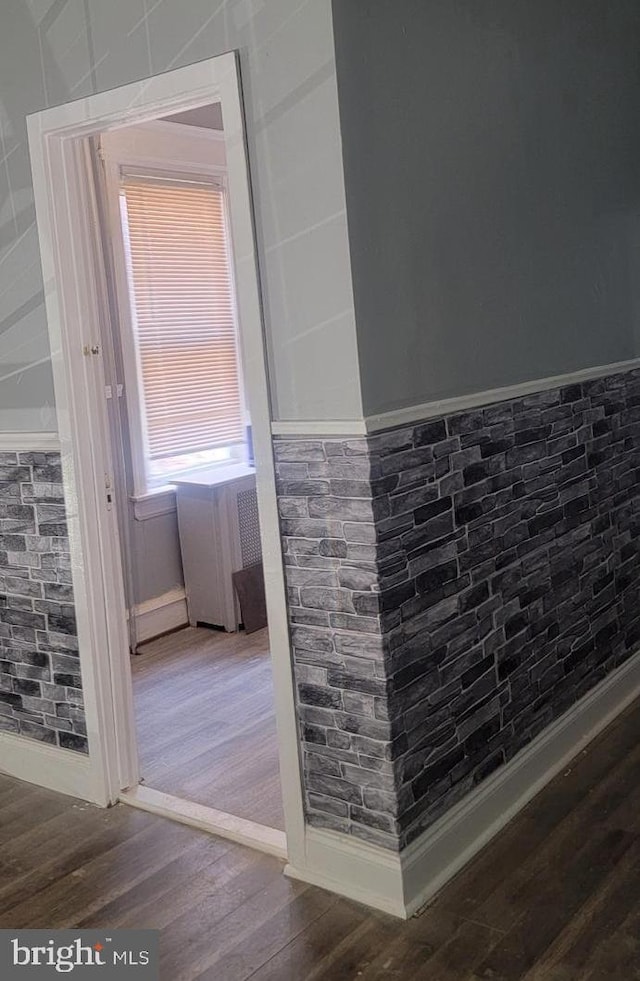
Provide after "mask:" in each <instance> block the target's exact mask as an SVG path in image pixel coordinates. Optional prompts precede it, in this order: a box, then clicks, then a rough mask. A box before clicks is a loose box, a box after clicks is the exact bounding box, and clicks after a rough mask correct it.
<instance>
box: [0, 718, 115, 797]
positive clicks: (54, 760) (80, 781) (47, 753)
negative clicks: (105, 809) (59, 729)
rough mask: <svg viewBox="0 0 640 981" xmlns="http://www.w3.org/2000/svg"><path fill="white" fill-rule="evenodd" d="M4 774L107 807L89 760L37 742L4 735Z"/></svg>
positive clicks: (0, 767) (0, 747) (0, 743)
mask: <svg viewBox="0 0 640 981" xmlns="http://www.w3.org/2000/svg"><path fill="white" fill-rule="evenodd" d="M0 772H2V773H4V774H6V775H7V776H9V777H17V778H18V779H19V780H24V781H26V782H27V783H34V784H37V785H38V786H39V787H46V788H47V790H55V791H57V792H58V793H60V794H67V795H68V796H69V797H78V798H80V799H82V800H89V801H92V802H94V803H96V804H99V805H101V806H104V805H105V804H106V801H104V800H101V799H100V795H99V794H96V782H95V776H94V771H93V767H92V765H91V761H90V759H89V757H88V756H85V755H84V754H82V753H76V752H74V751H73V750H70V749H60V747H59V746H51V745H50V744H49V743H42V742H39V741H38V740H37V739H31V738H29V737H27V736H16V735H14V734H13V733H11V732H0Z"/></svg>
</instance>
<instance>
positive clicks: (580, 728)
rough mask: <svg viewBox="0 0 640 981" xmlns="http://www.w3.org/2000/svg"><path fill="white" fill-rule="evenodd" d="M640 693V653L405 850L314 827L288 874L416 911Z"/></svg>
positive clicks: (380, 905) (400, 910) (390, 907)
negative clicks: (300, 860)
mask: <svg viewBox="0 0 640 981" xmlns="http://www.w3.org/2000/svg"><path fill="white" fill-rule="evenodd" d="M638 695H640V652H638V653H636V654H634V656H633V657H631V658H630V659H629V660H628V661H626V662H625V663H624V664H623V665H621V666H620V667H619V668H617V669H616V670H615V671H613V672H612V673H611V674H610V675H609V676H608V677H607V678H605V679H604V680H603V681H601V682H600V684H599V685H597V686H596V687H595V688H594V689H593V690H592V691H590V692H588V693H587V694H586V695H585V696H584V697H583V698H581V699H580V701H579V702H578V703H577V704H576V705H574V706H573V707H572V708H570V709H569V711H568V712H565V714H564V715H563V716H562V717H561V718H559V719H558V720H557V721H556V722H554V723H552V724H551V725H550V726H548V727H547V728H546V729H545V730H544V731H543V732H541V733H540V735H539V736H537V737H536V738H535V739H534V740H533V742H531V743H529V745H528V746H526V747H525V748H524V749H522V750H521V751H520V752H519V753H518V755H517V756H515V757H514V758H513V759H512V760H511V761H510V762H509V763H507V764H506V765H505V766H503V767H501V768H500V769H499V770H497V771H496V772H495V773H494V774H492V776H490V777H488V778H487V780H485V781H484V782H483V783H482V784H480V785H479V786H478V788H477V789H476V790H474V791H472V792H471V793H470V794H469V795H468V796H467V797H465V798H464V800H462V801H460V802H459V803H458V804H456V805H455V806H454V807H452V808H451V810H449V811H447V812H446V814H444V815H443V816H442V817H441V818H440V819H439V820H438V821H437V822H436V823H435V824H433V825H432V826H431V827H430V828H428V829H427V830H426V831H425V832H424V833H423V834H422V835H421V836H420V837H419V838H418V839H416V841H414V842H412V843H411V844H410V845H409V846H408V848H405V849H404V851H403V852H402V853H401V854H400V855H395V854H394V853H393V852H389V851H386V850H385V849H383V848H377V847H373V846H369V845H365V844H363V843H361V842H359V841H357V840H352V839H351V838H350V837H348V836H347V835H340V834H336V833H335V832H331V831H322V830H319V829H315V828H308V829H307V835H306V846H307V847H306V855H305V864H304V865H303V866H297V867H296V868H292V867H291V866H287V869H286V870H285V871H286V872H287V874H289V875H291V876H293V877H294V878H298V879H303V880H304V881H306V882H312V883H313V884H314V885H318V886H322V887H324V888H325V889H331V890H332V891H333V892H337V893H340V894H341V895H343V896H347V897H348V898H349V899H355V900H357V901H359V902H362V903H365V904H367V905H368V906H373V907H375V908H376V909H381V910H384V911H385V912H387V913H392V914H394V915H396V916H400V917H409V916H412V915H413V913H415V912H416V911H417V910H418V909H420V907H421V906H424V904H425V903H426V902H428V901H429V900H430V899H432V898H433V897H434V896H435V894H436V893H437V892H438V891H439V890H440V889H442V887H443V886H444V885H445V884H446V882H448V880H449V879H451V878H452V876H454V875H455V874H456V873H457V872H459V871H460V869H462V868H463V866H464V865H466V864H467V862H468V861H469V860H470V859H471V858H473V856H474V855H475V854H476V853H477V852H479V851H480V849H481V848H483V847H484V846H485V845H486V844H487V843H488V842H489V841H490V840H491V839H492V838H493V837H494V835H496V834H497V833H498V832H499V831H500V830H501V829H502V828H503V827H504V826H505V825H506V824H507V823H508V822H509V821H510V820H511V819H512V818H513V817H514V816H515V815H516V814H517V813H518V811H520V810H521V809H522V808H523V807H524V806H525V805H526V804H528V802H529V801H530V800H531V799H532V797H534V796H535V795H536V794H537V793H538V792H539V791H540V790H542V788H543V787H544V786H545V785H546V784H547V783H548V782H549V781H550V780H552V779H553V777H555V776H556V775H557V774H558V773H559V772H560V771H561V770H562V769H563V768H564V767H565V766H566V765H567V763H568V762H569V761H570V760H571V759H573V757H575V756H576V755H577V754H578V753H579V752H581V750H582V749H584V747H585V746H586V745H587V744H588V743H589V742H591V740H592V739H594V737H595V736H597V735H598V733H599V732H601V731H602V730H603V729H604V728H605V727H606V726H607V725H608V724H609V723H610V722H612V721H613V719H615V718H616V716H617V715H619V714H620V712H622V711H623V710H624V709H625V708H626V707H627V706H628V705H629V704H630V703H631V702H632V701H633V700H634V699H635V698H637V697H638Z"/></svg>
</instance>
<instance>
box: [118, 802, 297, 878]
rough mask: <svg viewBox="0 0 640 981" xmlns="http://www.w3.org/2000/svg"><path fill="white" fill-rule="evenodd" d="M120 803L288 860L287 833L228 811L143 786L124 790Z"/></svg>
mask: <svg viewBox="0 0 640 981" xmlns="http://www.w3.org/2000/svg"><path fill="white" fill-rule="evenodd" d="M118 799H119V800H120V801H121V802H122V803H123V804H129V805H130V806H131V807H137V808H139V809H140V810H141V811H149V813H150V814H159V815H160V816H161V817H166V818H169V819H170V820H171V821H179V822H180V823H181V824H188V825H189V826H190V827H192V828H199V829H200V830H201V831H208V832H210V833H211V834H214V835H218V836H219V837H220V838H228V839H229V841H235V842H236V843H237V844H239V845H247V846H248V847H249V848H255V849H256V851H260V852H266V854H267V855H275V856H276V858H283V859H285V860H286V858H287V836H286V834H285V833H284V831H279V830H278V829H277V828H268V827H267V826H266V825H264V824H258V823H257V822H256V821H249V820H247V818H241V817H236V816H235V815H234V814H226V813H225V812H224V811H217V810H216V809H215V808H214V807H207V806H206V805H205V804H196V803H195V802H194V801H190V800H184V799H183V798H182V797H174V795H173V794H165V793H163V791H161V790H153V789H152V788H151V787H145V786H142V785H140V786H138V787H133V788H131V789H130V790H123V791H122V792H121V793H120V796H119V798H118Z"/></svg>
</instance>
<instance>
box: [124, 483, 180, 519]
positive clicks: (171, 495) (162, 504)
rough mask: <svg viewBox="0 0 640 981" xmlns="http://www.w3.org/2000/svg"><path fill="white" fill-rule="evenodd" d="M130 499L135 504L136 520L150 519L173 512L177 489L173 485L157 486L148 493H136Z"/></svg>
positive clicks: (134, 513) (134, 514)
mask: <svg viewBox="0 0 640 981" xmlns="http://www.w3.org/2000/svg"><path fill="white" fill-rule="evenodd" d="M129 500H130V501H131V503H132V504H133V516H134V518H135V519H136V521H148V520H149V518H157V517H159V516H160V515H161V514H173V513H174V512H175V510H176V490H175V487H172V486H171V485H166V486H164V487H157V488H156V489H155V490H152V491H149V493H148V494H136V495H134V496H133V497H130V498H129Z"/></svg>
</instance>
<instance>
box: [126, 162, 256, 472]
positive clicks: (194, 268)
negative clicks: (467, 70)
mask: <svg viewBox="0 0 640 981" xmlns="http://www.w3.org/2000/svg"><path fill="white" fill-rule="evenodd" d="M121 200H122V201H123V203H124V206H125V207H124V209H123V225H124V226H125V227H124V232H125V239H126V240H127V241H126V246H127V248H126V251H127V253H128V255H127V266H128V273H129V287H130V294H131V305H132V320H133V329H134V334H135V338H136V345H137V350H138V358H139V372H140V381H141V385H142V395H143V402H144V406H143V409H144V417H145V418H144V428H145V441H146V444H147V456H148V460H149V461H154V460H157V461H160V460H163V459H167V458H170V457H176V456H182V455H186V454H189V453H191V454H193V453H198V452H200V451H203V450H212V449H215V448H216V447H222V446H230V445H232V444H234V443H238V442H241V441H242V438H243V418H242V400H241V394H240V379H239V372H238V360H237V349H236V324H235V305H234V297H233V283H232V277H231V269H230V263H229V248H228V245H229V243H228V241H227V227H226V221H225V201H224V192H223V190H222V189H221V188H220V187H219V186H216V185H214V184H205V183H199V182H189V181H186V180H185V181H180V180H172V179H156V178H146V177H136V176H127V175H124V176H123V178H122V199H121Z"/></svg>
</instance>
